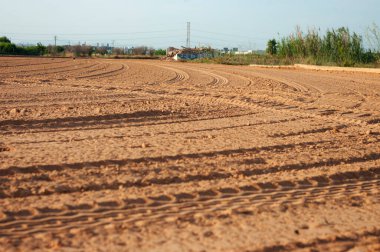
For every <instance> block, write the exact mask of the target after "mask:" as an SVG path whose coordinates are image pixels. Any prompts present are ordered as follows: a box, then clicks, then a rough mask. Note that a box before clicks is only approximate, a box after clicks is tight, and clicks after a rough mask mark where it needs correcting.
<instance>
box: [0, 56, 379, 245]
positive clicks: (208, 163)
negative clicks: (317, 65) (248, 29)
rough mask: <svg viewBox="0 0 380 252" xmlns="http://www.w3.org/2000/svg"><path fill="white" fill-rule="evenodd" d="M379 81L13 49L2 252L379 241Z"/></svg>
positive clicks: (2, 113) (3, 89)
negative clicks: (19, 53) (32, 54)
mask: <svg viewBox="0 0 380 252" xmlns="http://www.w3.org/2000/svg"><path fill="white" fill-rule="evenodd" d="M379 189H380V75H379V74H371V73H359V72H356V73H349V72H332V71H323V72H319V71H311V70H301V69H297V70H295V69H260V68H254V67H248V66H247V67H243V66H222V65H208V64H191V63H172V62H165V61H149V60H145V61H138V60H101V59H76V60H73V59H59V58H56V59H51V58H4V57H2V58H0V250H1V251H32V250H43V251H46V250H51V251H53V250H54V251H288V250H291V251H380V202H379V200H380V194H379Z"/></svg>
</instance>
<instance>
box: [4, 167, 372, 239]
mask: <svg viewBox="0 0 380 252" xmlns="http://www.w3.org/2000/svg"><path fill="white" fill-rule="evenodd" d="M379 188H380V169H379V168H377V169H373V170H369V171H359V172H346V173H337V174H333V175H330V176H317V177H311V178H307V179H304V180H301V181H278V182H268V183H252V184H250V185H246V186H241V187H236V188H234V187H225V188H217V189H212V188H210V189H207V190H204V191H198V192H191V193H189V192H179V193H176V194H173V195H171V194H169V195H165V194H164V195H158V196H149V197H144V198H125V199H122V200H118V201H105V202H98V203H97V204H96V206H91V205H88V204H81V205H76V206H75V205H68V206H67V209H49V208H44V209H36V210H34V211H29V210H20V211H18V212H5V215H6V217H5V218H3V219H1V220H0V237H11V238H22V237H25V236H29V235H31V234H35V233H45V232H53V233H54V232H59V231H62V230H69V229H72V228H93V227H96V226H104V225H108V224H110V223H113V224H115V223H120V224H123V225H129V226H142V225H150V224H152V223H155V224H157V223H167V222H174V221H177V220H180V221H183V220H185V221H186V219H192V218H194V217H195V216H196V215H197V214H198V215H199V214H201V215H203V216H205V215H209V214H210V215H211V216H217V215H218V214H223V213H224V214H225V213H226V212H227V214H252V209H253V208H259V207H262V206H276V207H280V206H281V205H289V204H290V205H299V204H301V205H302V204H309V203H313V202H317V201H320V200H322V201H324V200H330V199H337V198H347V197H352V196H358V195H361V194H365V195H372V196H373V197H375V198H377V200H379V199H380V198H379Z"/></svg>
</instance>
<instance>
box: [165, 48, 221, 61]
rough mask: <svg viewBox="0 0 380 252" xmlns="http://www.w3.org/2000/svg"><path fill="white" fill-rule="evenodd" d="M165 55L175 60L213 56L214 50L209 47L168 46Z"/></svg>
mask: <svg viewBox="0 0 380 252" xmlns="http://www.w3.org/2000/svg"><path fill="white" fill-rule="evenodd" d="M166 56H167V57H169V58H172V59H174V60H176V61H178V60H194V59H202V58H213V57H214V56H215V50H214V49H211V48H182V49H177V48H174V47H169V48H168V49H167V50H166Z"/></svg>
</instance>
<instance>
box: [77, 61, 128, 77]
mask: <svg viewBox="0 0 380 252" xmlns="http://www.w3.org/2000/svg"><path fill="white" fill-rule="evenodd" d="M118 65H119V64H118ZM128 68H129V67H128V66H127V65H126V64H120V66H119V67H118V68H116V69H113V70H109V71H105V72H101V73H94V74H90V75H85V76H79V77H76V78H77V79H92V78H106V77H111V76H116V75H119V74H120V73H122V72H124V71H125V70H127V69H128Z"/></svg>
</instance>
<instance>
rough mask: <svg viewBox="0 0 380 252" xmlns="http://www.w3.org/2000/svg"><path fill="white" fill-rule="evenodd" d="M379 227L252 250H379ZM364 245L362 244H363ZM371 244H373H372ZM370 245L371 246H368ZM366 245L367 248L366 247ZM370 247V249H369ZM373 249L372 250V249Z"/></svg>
mask: <svg viewBox="0 0 380 252" xmlns="http://www.w3.org/2000/svg"><path fill="white" fill-rule="evenodd" d="M379 237H380V229H373V230H367V231H362V232H350V233H346V234H344V235H332V236H330V237H325V238H317V239H315V240H312V241H309V242H300V241H297V242H292V243H287V244H286V243H285V244H282V245H274V246H266V247H263V248H261V249H258V250H254V251H253V252H262V251H306V249H310V251H341V252H344V251H351V250H352V249H353V251H355V248H358V251H361V248H363V249H365V250H364V251H379V250H380V245H379V244H380V238H379ZM363 245H364V246H363ZM372 245H373V246H372ZM368 246H371V247H368ZM367 247H368V248H367ZM367 249H368V250H367ZM369 249H371V250H369ZM372 249H373V250H372Z"/></svg>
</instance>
